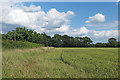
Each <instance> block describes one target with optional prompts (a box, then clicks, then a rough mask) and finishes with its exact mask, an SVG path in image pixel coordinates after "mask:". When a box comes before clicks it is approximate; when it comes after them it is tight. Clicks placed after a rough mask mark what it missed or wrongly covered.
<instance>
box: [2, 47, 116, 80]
mask: <svg viewBox="0 0 120 80" xmlns="http://www.w3.org/2000/svg"><path fill="white" fill-rule="evenodd" d="M2 64H3V66H2V68H3V72H2V74H3V76H2V77H3V78H117V77H118V48H112V49H107V48H104V49H103V48H97V49H96V48H92V49H89V48H86V49H81V48H79V49H74V48H73V49H71V48H70V49H69V48H66V49H65V48H64V49H62V48H61V49H60V48H59V49H56V48H55V49H54V48H49V47H47V48H46V47H41V48H33V49H11V50H4V51H3V62H2Z"/></svg>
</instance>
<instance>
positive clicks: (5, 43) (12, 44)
mask: <svg viewBox="0 0 120 80" xmlns="http://www.w3.org/2000/svg"><path fill="white" fill-rule="evenodd" d="M41 46H43V45H42V44H37V43H31V42H26V41H25V42H23V41H10V40H2V47H3V49H13V48H37V47H41Z"/></svg>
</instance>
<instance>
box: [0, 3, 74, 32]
mask: <svg viewBox="0 0 120 80" xmlns="http://www.w3.org/2000/svg"><path fill="white" fill-rule="evenodd" d="M72 16H74V12H72V11H67V12H66V13H65V12H59V11H57V10H56V9H55V8H52V9H50V10H49V11H48V12H47V13H45V12H44V11H43V10H41V7H40V6H34V5H31V6H29V7H27V6H19V7H17V6H15V5H14V6H12V7H10V6H9V7H7V8H4V10H3V14H2V15H0V17H1V18H2V20H1V22H2V23H4V24H13V25H22V26H25V27H28V28H31V29H33V30H35V31H37V32H39V33H41V32H42V31H44V32H47V31H48V30H49V32H50V30H51V31H53V30H56V31H58V32H65V31H66V30H68V29H69V23H70V18H71V17H72ZM59 30H60V31H59Z"/></svg>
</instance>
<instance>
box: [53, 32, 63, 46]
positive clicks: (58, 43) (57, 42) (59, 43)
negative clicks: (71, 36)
mask: <svg viewBox="0 0 120 80" xmlns="http://www.w3.org/2000/svg"><path fill="white" fill-rule="evenodd" d="M51 42H52V43H51V46H54V47H61V46H62V36H61V35H59V34H55V35H54V36H53V37H52V39H51Z"/></svg>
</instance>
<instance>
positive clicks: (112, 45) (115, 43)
mask: <svg viewBox="0 0 120 80" xmlns="http://www.w3.org/2000/svg"><path fill="white" fill-rule="evenodd" d="M108 43H109V46H110V47H116V46H117V44H118V43H117V41H116V39H115V38H109V39H108Z"/></svg>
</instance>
